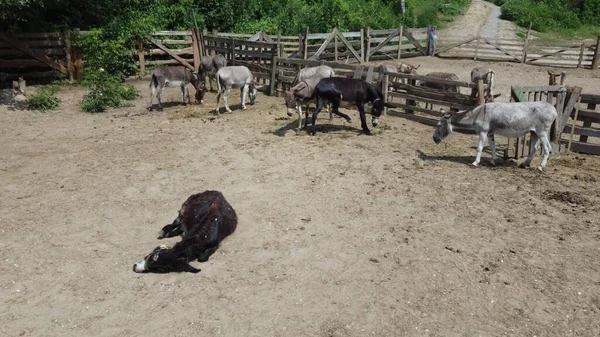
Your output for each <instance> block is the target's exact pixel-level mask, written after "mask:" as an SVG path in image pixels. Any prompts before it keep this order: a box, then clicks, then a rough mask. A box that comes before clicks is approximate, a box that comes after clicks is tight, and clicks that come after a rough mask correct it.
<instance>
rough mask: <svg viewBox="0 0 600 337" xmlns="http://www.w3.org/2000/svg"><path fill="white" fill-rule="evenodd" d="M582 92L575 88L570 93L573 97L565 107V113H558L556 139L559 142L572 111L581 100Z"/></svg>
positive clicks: (579, 88) (555, 130) (555, 129)
mask: <svg viewBox="0 0 600 337" xmlns="http://www.w3.org/2000/svg"><path fill="white" fill-rule="evenodd" d="M581 90H582V89H581V87H573V88H572V89H571V91H570V94H571V95H570V97H569V100H568V102H567V104H566V105H565V109H564V111H559V112H558V118H557V121H556V123H557V125H556V128H554V132H555V139H556V140H557V141H558V139H560V134H561V133H562V130H563V129H564V128H565V125H566V124H567V121H568V119H569V116H570V115H571V111H573V108H574V107H575V104H577V101H578V100H579V95H580V94H581ZM559 119H560V120H559Z"/></svg>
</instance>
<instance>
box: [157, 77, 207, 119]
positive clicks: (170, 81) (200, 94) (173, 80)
mask: <svg viewBox="0 0 600 337" xmlns="http://www.w3.org/2000/svg"><path fill="white" fill-rule="evenodd" d="M190 83H191V84H192V85H193V86H194V88H195V89H196V94H195V95H194V96H195V98H196V102H202V101H203V100H204V89H205V88H204V83H202V82H200V81H198V79H197V78H196V76H194V74H193V73H192V71H191V70H190V69H188V68H186V67H183V66H174V67H158V68H156V69H154V71H153V72H152V80H151V81H150V88H151V89H152V93H151V94H150V106H149V107H148V110H149V111H152V109H153V106H152V100H153V98H154V96H155V95H156V99H157V100H158V110H159V111H162V109H163V107H162V102H161V100H160V96H161V94H162V91H163V89H164V88H165V87H167V88H176V87H179V88H181V95H182V96H183V103H184V104H186V105H187V104H191V101H190V92H189V90H188V88H187V85H188V84H190ZM186 98H187V102H186Z"/></svg>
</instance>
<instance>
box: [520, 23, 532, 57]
mask: <svg viewBox="0 0 600 337" xmlns="http://www.w3.org/2000/svg"><path fill="white" fill-rule="evenodd" d="M530 35H531V23H530V24H529V28H528V29H527V35H525V41H524V42H523V58H522V59H521V63H525V62H527V46H528V44H529V36H530Z"/></svg>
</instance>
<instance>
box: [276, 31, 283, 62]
mask: <svg viewBox="0 0 600 337" xmlns="http://www.w3.org/2000/svg"><path fill="white" fill-rule="evenodd" d="M282 46H283V45H282V44H281V30H279V31H277V57H282V56H283V50H282V49H283V48H282Z"/></svg>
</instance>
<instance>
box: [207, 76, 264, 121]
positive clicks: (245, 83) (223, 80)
mask: <svg viewBox="0 0 600 337" xmlns="http://www.w3.org/2000/svg"><path fill="white" fill-rule="evenodd" d="M217 88H218V93H217V109H216V111H217V114H219V103H220V101H221V95H223V102H224V103H225V109H227V112H231V109H230V108H229V104H228V103H227V97H228V96H229V92H230V91H231V88H241V93H242V109H246V95H247V94H248V91H250V104H254V102H255V101H256V92H257V87H256V85H255V84H254V75H252V72H250V69H248V67H246V66H228V67H223V68H221V69H219V71H217Z"/></svg>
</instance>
